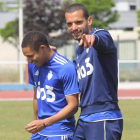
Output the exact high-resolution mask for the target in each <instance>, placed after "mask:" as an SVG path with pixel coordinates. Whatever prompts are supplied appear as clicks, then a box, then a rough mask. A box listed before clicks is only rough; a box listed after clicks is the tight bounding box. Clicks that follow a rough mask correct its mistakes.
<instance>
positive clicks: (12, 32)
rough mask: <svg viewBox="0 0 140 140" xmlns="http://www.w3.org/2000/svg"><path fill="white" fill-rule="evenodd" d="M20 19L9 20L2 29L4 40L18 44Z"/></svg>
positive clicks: (14, 44) (0, 32) (0, 33)
mask: <svg viewBox="0 0 140 140" xmlns="http://www.w3.org/2000/svg"><path fill="white" fill-rule="evenodd" d="M17 24H18V21H17V20H14V21H11V22H8V23H7V24H6V26H5V27H4V28H3V29H0V35H1V36H2V38H3V41H7V42H9V43H10V44H12V45H13V46H15V47H17V44H18V29H17Z"/></svg>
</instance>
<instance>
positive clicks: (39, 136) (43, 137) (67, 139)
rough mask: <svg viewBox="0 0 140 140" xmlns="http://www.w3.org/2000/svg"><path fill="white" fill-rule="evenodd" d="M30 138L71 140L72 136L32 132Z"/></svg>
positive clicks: (36, 139) (31, 139) (33, 139)
mask: <svg viewBox="0 0 140 140" xmlns="http://www.w3.org/2000/svg"><path fill="white" fill-rule="evenodd" d="M30 140H73V136H71V135H62V136H61V135H60V136H57V135H56V136H55V135H54V136H42V135H40V134H38V133H36V134H32V136H31V138H30Z"/></svg>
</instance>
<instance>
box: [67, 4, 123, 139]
mask: <svg viewBox="0 0 140 140" xmlns="http://www.w3.org/2000/svg"><path fill="white" fill-rule="evenodd" d="M65 19H66V24H67V28H68V30H69V32H70V33H71V34H72V36H73V37H74V39H75V40H77V41H78V42H79V45H78V46H77V48H76V58H75V59H74V64H75V67H76V70H77V75H78V81H79V89H80V92H81V96H80V104H79V106H80V108H81V114H80V117H79V120H78V123H77V128H76V132H75V134H74V140H120V139H121V135H122V129H123V117H122V114H121V111H120V109H119V106H118V97H117V87H118V78H117V75H118V68H117V48H116V46H115V44H114V41H113V39H112V37H111V35H110V34H109V32H108V31H106V30H104V29H99V28H95V29H93V30H92V28H91V25H92V18H91V16H89V14H88V11H87V9H86V8H85V7H84V6H83V5H81V4H72V5H70V6H69V7H68V8H67V9H66V12H65Z"/></svg>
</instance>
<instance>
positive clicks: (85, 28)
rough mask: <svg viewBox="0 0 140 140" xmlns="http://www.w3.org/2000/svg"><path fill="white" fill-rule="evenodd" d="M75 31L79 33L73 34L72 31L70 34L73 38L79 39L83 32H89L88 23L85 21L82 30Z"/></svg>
mask: <svg viewBox="0 0 140 140" xmlns="http://www.w3.org/2000/svg"><path fill="white" fill-rule="evenodd" d="M75 32H77V33H78V34H79V35H77V36H76V35H73V33H74V32H72V35H73V37H74V39H75V40H77V41H80V40H81V38H82V36H83V34H89V28H88V23H86V25H85V27H84V28H83V30H77V31H75Z"/></svg>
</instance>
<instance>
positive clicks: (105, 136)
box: [73, 119, 123, 140]
mask: <svg viewBox="0 0 140 140" xmlns="http://www.w3.org/2000/svg"><path fill="white" fill-rule="evenodd" d="M122 130H123V119H119V120H103V121H98V122H83V121H81V120H78V123H77V127H76V131H75V134H74V139H73V140H120V139H121V136H122Z"/></svg>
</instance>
